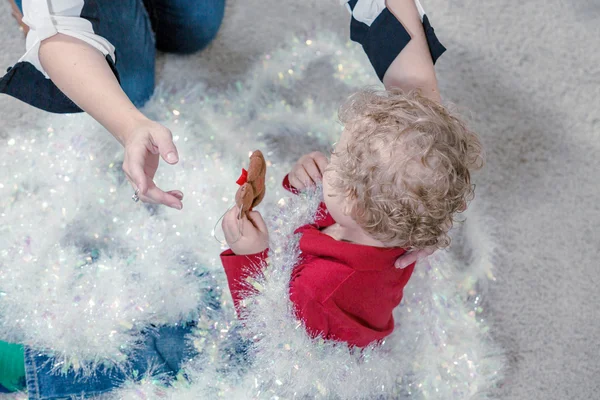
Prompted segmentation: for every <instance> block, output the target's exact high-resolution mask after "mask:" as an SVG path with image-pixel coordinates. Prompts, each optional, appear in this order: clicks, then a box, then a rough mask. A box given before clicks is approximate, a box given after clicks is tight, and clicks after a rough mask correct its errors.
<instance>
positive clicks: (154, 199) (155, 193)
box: [140, 185, 183, 210]
mask: <svg viewBox="0 0 600 400" xmlns="http://www.w3.org/2000/svg"><path fill="white" fill-rule="evenodd" d="M180 193H181V192H180ZM140 200H142V201H143V202H145V203H155V204H163V205H165V206H167V207H171V208H175V209H177V210H181V209H182V208H183V203H182V202H181V199H179V198H177V196H175V195H173V194H171V193H167V192H163V191H162V190H161V189H160V188H159V187H158V186H156V185H153V186H152V187H150V188H149V189H148V191H147V192H146V194H145V195H143V196H140Z"/></svg>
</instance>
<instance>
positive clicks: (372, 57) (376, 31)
mask: <svg viewBox="0 0 600 400" xmlns="http://www.w3.org/2000/svg"><path fill="white" fill-rule="evenodd" d="M357 1H358V0H350V1H349V2H348V4H349V5H350V8H351V9H354V6H355V5H356V2H357ZM423 29H424V31H425V36H426V38H427V44H428V46H429V51H430V53H431V58H432V59H433V63H434V64H435V62H436V61H437V59H438V58H439V57H440V56H441V55H442V54H443V53H444V52H445V51H446V48H445V47H444V46H443V45H442V44H441V43H440V41H439V40H438V38H437V36H436V35H435V31H434V29H433V27H432V26H431V24H430V23H429V19H428V18H427V15H423ZM350 39H352V40H353V41H355V42H357V43H360V44H361V45H362V46H363V49H364V50H365V53H366V54H367V57H369V61H371V65H373V68H375V72H376V73H377V76H378V77H379V79H380V80H381V81H383V76H384V75H385V73H386V71H387V70H388V68H389V67H390V65H391V64H392V62H393V61H394V60H395V59H396V57H397V56H398V54H400V52H401V51H402V49H404V47H406V45H407V44H408V42H410V40H411V37H410V34H409V33H408V31H407V30H406V29H405V28H404V26H403V25H402V24H401V23H400V21H398V19H397V18H396V17H395V16H394V14H392V13H391V12H390V10H388V9H387V8H385V9H384V10H383V11H382V12H381V14H379V16H378V17H377V18H376V19H375V21H373V23H372V24H371V26H368V25H367V24H364V23H362V22H360V21H357V20H356V19H355V18H354V16H353V17H352V20H351V22H350Z"/></svg>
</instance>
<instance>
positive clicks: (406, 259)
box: [394, 247, 436, 269]
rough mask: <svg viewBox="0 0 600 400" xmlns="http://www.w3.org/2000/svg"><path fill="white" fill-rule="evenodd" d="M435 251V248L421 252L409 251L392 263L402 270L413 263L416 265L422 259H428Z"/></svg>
mask: <svg viewBox="0 0 600 400" xmlns="http://www.w3.org/2000/svg"><path fill="white" fill-rule="evenodd" d="M435 251H436V248H435V247H428V248H425V249H421V250H415V251H411V252H410V253H407V254H404V255H402V256H400V257H398V259H397V260H396V262H395V263H394V266H395V267H396V268H399V269H404V268H406V267H408V266H409V265H411V264H413V263H416V262H418V261H420V260H422V259H424V258H427V257H429V256H430V255H432V254H433V253H434V252H435Z"/></svg>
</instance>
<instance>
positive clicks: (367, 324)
mask: <svg viewBox="0 0 600 400" xmlns="http://www.w3.org/2000/svg"><path fill="white" fill-rule="evenodd" d="M283 186H284V187H285V188H286V189H287V190H290V191H292V192H294V191H295V189H294V188H293V187H290V185H289V181H288V178H287V176H286V177H285V179H284V182H283ZM317 215H320V216H321V218H319V219H318V220H317V221H315V223H314V224H309V225H304V226H302V227H300V228H298V229H297V230H296V233H301V234H302V237H301V239H300V250H301V254H300V259H299V261H298V263H297V265H296V266H295V267H294V270H293V271H292V276H291V280H290V292H289V293H290V300H291V301H292V303H293V304H294V306H295V312H296V316H297V317H298V318H299V319H300V320H302V321H303V322H304V324H305V326H306V329H307V330H308V332H309V334H310V335H311V336H318V335H321V336H322V337H324V338H326V339H333V340H337V341H342V342H346V343H348V344H349V345H352V346H358V347H364V346H367V345H368V344H370V343H373V342H376V341H379V340H381V339H383V338H384V337H386V336H387V335H389V334H390V333H392V331H393V329H394V317H393V316H392V311H393V310H394V308H396V306H398V304H400V300H402V293H403V289H404V286H406V283H407V282H408V280H409V278H410V276H411V275H412V272H413V269H414V264H412V265H410V266H409V267H407V268H404V269H398V268H396V267H395V266H394V262H395V261H396V259H397V258H398V257H399V256H401V255H402V254H404V253H405V250H404V249H401V248H382V247H373V246H365V245H361V244H355V243H350V242H344V241H339V240H335V239H334V238H332V237H331V236H329V235H326V234H324V233H322V232H321V230H322V229H324V228H326V227H328V226H330V225H333V224H334V223H335V221H334V220H333V218H332V217H331V215H330V214H329V213H328V212H327V209H326V208H325V204H323V203H321V206H320V210H319V212H318V213H317ZM267 255H268V251H267V250H265V251H263V252H262V253H258V254H252V255H247V256H238V255H235V254H234V253H233V252H232V251H231V250H227V251H225V252H223V253H222V254H221V261H222V263H223V267H224V269H225V274H226V275H227V281H228V283H229V288H230V291H231V295H232V297H233V300H234V304H235V307H236V309H237V310H238V312H239V302H240V300H242V299H243V296H244V295H245V294H246V293H247V292H248V284H247V281H246V279H247V278H248V277H251V276H256V274H260V267H261V266H263V265H264V260H265V258H266V257H267Z"/></svg>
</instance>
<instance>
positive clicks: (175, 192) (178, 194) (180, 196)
mask: <svg viewBox="0 0 600 400" xmlns="http://www.w3.org/2000/svg"><path fill="white" fill-rule="evenodd" d="M167 194H170V195H171V196H174V197H176V198H178V199H179V200H183V192H182V191H181V190H169V191H168V192H167Z"/></svg>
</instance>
